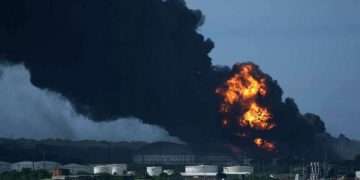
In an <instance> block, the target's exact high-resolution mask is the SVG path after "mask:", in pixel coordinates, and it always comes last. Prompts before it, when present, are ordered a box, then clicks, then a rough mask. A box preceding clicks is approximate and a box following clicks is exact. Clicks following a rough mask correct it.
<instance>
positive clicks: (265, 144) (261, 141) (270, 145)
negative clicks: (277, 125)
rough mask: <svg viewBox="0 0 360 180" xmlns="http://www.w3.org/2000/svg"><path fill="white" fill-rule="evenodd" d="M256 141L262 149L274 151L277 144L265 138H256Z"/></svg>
mask: <svg viewBox="0 0 360 180" xmlns="http://www.w3.org/2000/svg"><path fill="white" fill-rule="evenodd" d="M254 143H255V145H256V146H257V147H259V148H261V149H265V150H267V151H274V150H275V149H276V148H275V145H274V144H273V143H271V142H269V141H266V140H264V139H261V138H255V139H254Z"/></svg>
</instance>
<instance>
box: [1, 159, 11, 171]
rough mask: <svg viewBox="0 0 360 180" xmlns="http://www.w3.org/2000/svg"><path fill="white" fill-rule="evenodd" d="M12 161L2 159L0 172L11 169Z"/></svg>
mask: <svg viewBox="0 0 360 180" xmlns="http://www.w3.org/2000/svg"><path fill="white" fill-rule="evenodd" d="M10 166H11V164H10V163H7V162H3V161H0V173H3V172H7V171H10Z"/></svg>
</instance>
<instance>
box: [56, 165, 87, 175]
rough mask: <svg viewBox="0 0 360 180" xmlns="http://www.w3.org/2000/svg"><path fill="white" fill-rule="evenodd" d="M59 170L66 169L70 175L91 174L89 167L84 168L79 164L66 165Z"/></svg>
mask: <svg viewBox="0 0 360 180" xmlns="http://www.w3.org/2000/svg"><path fill="white" fill-rule="evenodd" d="M61 169H66V170H68V171H69V172H70V174H83V173H86V174H88V173H92V172H93V168H92V167H91V166H85V165H81V164H74V163H72V164H66V165H63V166H61Z"/></svg>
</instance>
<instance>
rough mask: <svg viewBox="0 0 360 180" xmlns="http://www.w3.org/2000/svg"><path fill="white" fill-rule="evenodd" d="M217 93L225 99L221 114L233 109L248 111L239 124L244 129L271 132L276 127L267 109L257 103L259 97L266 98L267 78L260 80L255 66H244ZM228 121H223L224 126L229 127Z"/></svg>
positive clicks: (221, 106)
mask: <svg viewBox="0 0 360 180" xmlns="http://www.w3.org/2000/svg"><path fill="white" fill-rule="evenodd" d="M216 93H217V94H219V95H220V96H222V97H223V100H222V103H221V105H220V112H221V113H223V114H227V113H229V112H230V111H231V109H232V108H238V106H237V105H238V104H239V105H240V107H241V109H244V110H246V112H245V113H243V115H242V117H240V118H239V121H240V122H239V123H240V125H241V126H243V127H247V126H248V127H251V128H255V129H258V130H269V129H272V128H273V127H275V124H273V123H272V122H270V119H271V117H272V116H271V113H270V112H269V110H268V109H267V108H263V107H260V106H259V105H258V103H257V102H256V98H257V97H258V96H266V94H267V87H266V83H265V78H258V77H255V75H254V65H252V64H245V65H242V66H241V67H240V68H239V70H238V72H236V73H235V74H233V76H232V77H230V78H229V79H228V80H227V81H226V83H225V86H223V87H220V88H217V89H216ZM228 123H229V122H228V119H223V125H224V126H226V125H228Z"/></svg>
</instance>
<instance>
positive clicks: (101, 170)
mask: <svg viewBox="0 0 360 180" xmlns="http://www.w3.org/2000/svg"><path fill="white" fill-rule="evenodd" d="M94 174H111V167H110V166H108V165H97V166H94Z"/></svg>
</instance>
